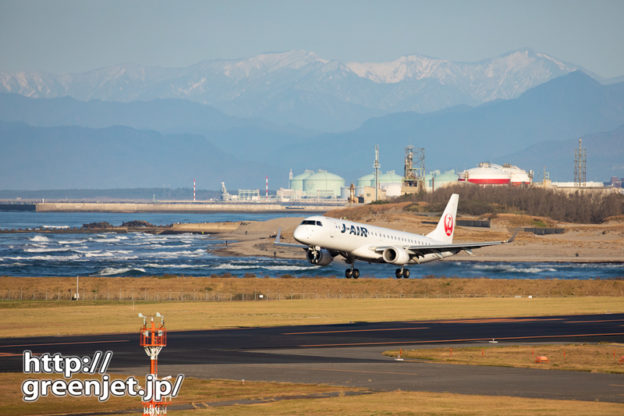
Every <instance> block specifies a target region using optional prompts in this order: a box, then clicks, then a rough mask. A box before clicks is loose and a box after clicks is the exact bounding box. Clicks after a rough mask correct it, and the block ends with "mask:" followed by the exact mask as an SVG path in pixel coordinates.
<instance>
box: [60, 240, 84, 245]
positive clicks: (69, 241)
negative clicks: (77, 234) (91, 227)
mask: <svg viewBox="0 0 624 416" xmlns="http://www.w3.org/2000/svg"><path fill="white" fill-rule="evenodd" d="M86 241H87V240H59V242H58V243H59V244H82V243H84V242H86Z"/></svg>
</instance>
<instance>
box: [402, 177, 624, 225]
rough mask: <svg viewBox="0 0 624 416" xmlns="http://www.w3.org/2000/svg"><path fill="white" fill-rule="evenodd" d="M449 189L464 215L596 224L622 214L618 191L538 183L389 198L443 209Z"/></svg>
mask: <svg viewBox="0 0 624 416" xmlns="http://www.w3.org/2000/svg"><path fill="white" fill-rule="evenodd" d="M452 193H459V194H460V195H461V198H460V200H459V207H458V212H459V213H460V214H464V215H477V216H481V215H488V214H490V215H495V214H500V213H511V214H524V215H532V216H541V217H548V218H551V219H553V220H556V221H564V222H572V223H581V224H599V223H602V222H603V221H605V220H607V219H608V218H609V217H616V216H620V215H624V194H621V193H616V192H613V193H607V194H605V193H592V192H578V191H577V192H570V193H567V192H562V191H557V190H553V189H546V188H539V187H528V188H525V187H508V186H493V187H481V186H466V185H461V184H458V185H454V186H450V187H445V188H440V189H437V190H436V191H435V192H432V193H419V194H412V195H404V196H402V197H400V198H398V199H396V200H393V202H411V204H407V205H406V206H405V209H406V210H427V211H433V212H436V211H443V210H444V206H445V205H446V203H447V202H448V199H449V197H450V195H451V194H452Z"/></svg>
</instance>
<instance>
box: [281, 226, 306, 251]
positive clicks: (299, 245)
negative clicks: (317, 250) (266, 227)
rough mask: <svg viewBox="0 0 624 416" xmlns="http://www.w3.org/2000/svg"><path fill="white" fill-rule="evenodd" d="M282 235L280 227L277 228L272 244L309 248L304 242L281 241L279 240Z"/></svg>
mask: <svg viewBox="0 0 624 416" xmlns="http://www.w3.org/2000/svg"><path fill="white" fill-rule="evenodd" d="M281 236H282V229H281V228H278V229H277V235H276V236H275V241H274V242H273V244H274V245H276V246H282V247H297V248H304V249H307V248H309V247H308V246H306V245H305V244H296V243H282V242H281V241H280V238H281Z"/></svg>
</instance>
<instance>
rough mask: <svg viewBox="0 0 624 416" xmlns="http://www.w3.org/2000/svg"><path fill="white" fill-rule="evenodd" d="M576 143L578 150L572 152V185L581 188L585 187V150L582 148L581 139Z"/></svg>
mask: <svg viewBox="0 0 624 416" xmlns="http://www.w3.org/2000/svg"><path fill="white" fill-rule="evenodd" d="M578 143H579V145H578V149H576V152H574V183H576V186H578V187H579V188H581V187H584V186H586V185H587V149H584V148H583V139H582V138H580V139H579V141H578Z"/></svg>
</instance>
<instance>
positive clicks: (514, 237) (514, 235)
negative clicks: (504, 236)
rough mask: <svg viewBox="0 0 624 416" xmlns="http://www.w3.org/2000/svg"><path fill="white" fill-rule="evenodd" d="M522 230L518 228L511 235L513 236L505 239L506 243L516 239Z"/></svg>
mask: <svg viewBox="0 0 624 416" xmlns="http://www.w3.org/2000/svg"><path fill="white" fill-rule="evenodd" d="M519 232H520V229H519V228H518V229H517V230H516V231H515V232H514V233H513V235H512V236H511V238H510V239H509V240H507V241H505V242H506V243H513V241H514V240H515V239H516V236H517V235H518V233H519Z"/></svg>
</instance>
